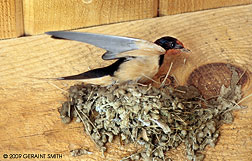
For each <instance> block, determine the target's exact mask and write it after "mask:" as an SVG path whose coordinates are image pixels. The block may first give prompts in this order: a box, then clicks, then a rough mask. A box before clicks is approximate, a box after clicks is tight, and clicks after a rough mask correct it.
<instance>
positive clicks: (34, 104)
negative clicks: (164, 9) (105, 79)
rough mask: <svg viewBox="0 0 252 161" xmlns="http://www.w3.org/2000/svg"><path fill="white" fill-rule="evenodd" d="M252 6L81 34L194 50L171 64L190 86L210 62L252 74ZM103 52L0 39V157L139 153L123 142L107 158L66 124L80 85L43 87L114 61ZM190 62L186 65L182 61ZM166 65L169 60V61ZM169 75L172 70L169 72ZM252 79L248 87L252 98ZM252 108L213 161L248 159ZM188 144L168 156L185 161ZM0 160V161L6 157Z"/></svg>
mask: <svg viewBox="0 0 252 161" xmlns="http://www.w3.org/2000/svg"><path fill="white" fill-rule="evenodd" d="M251 9H252V5H247V6H238V7H230V8H220V9H214V10H207V11H201V12H196V13H187V14H180V15H173V16H164V17H160V18H153V19H146V20H139V21H131V22H125V23H119V24H112V25H104V26H99V27H92V28H87V29H82V30H79V31H82V32H94V33H104V34H111V35H121V36H130V37H136V38H143V39H146V40H151V41H154V40H156V39H157V38H160V37H161V36H165V35H170V36H174V37H177V38H178V39H179V40H181V41H182V42H183V43H184V45H185V46H186V47H188V48H189V49H191V50H192V53H191V54H190V55H181V57H179V58H178V59H176V60H174V65H173V68H172V70H171V74H172V75H174V76H176V78H177V79H178V81H179V82H180V84H185V83H186V80H187V78H188V76H189V75H190V73H191V72H192V71H193V70H194V69H196V68H198V67H199V66H201V65H204V64H208V63H216V62H218V63H232V64H234V65H237V66H239V67H241V68H243V69H246V70H247V72H248V73H251V71H252V64H251V62H252V56H251V53H252V48H251V46H252V30H251V26H252V21H251V17H252V12H251ZM103 52H104V50H101V49H98V48H95V47H94V46H91V45H87V44H83V43H79V42H74V41H67V40H55V39H51V38H50V37H49V36H48V35H38V36H30V37H22V38H18V39H10V40H3V41H0V59H1V61H0V69H1V70H0V102H1V106H0V111H1V112H0V128H1V133H0V142H1V144H0V151H1V152H3V153H7V154H13V153H14V154H15V153H19V154H27V153H40V154H41V153H45V154H48V153H53V154H55V153H56V154H63V158H62V159H63V160H100V161H101V160H120V159H121V158H122V157H124V156H127V155H129V154H131V153H133V152H134V151H135V149H136V148H135V147H134V145H127V146H122V145H120V143H119V141H118V140H117V141H115V142H114V143H111V144H108V145H107V147H108V151H107V152H106V153H105V158H104V157H102V154H101V153H100V152H98V149H97V148H96V146H95V145H94V143H93V142H92V141H91V140H90V139H89V137H88V136H87V135H85V134H84V132H83V129H82V125H81V124H79V123H74V122H73V123H71V124H69V125H64V124H62V123H61V121H60V118H59V114H58V111H57V108H58V107H59V106H60V105H61V103H62V102H63V101H64V100H65V99H66V98H65V96H64V94H65V93H64V92H63V91H62V90H61V89H63V90H66V89H67V88H68V87H69V86H70V85H73V84H74V83H76V82H73V81H72V82H68V81H46V80H38V79H35V78H34V77H39V78H48V77H49V78H52V77H59V76H67V75H71V74H78V73H80V72H83V71H86V70H88V68H89V67H90V68H95V67H101V66H105V65H107V64H110V63H111V62H108V61H103V60H102V59H101V58H100V56H101V55H102V53H103ZM184 58H186V63H184ZM168 60H169V59H168ZM164 68H166V69H168V68H169V64H168V65H166V66H164ZM251 84H252V78H251V75H249V77H248V82H247V83H246V84H245V86H244V87H243V91H244V92H245V95H248V94H249V93H251V88H250V86H251ZM243 104H244V105H248V108H247V109H244V110H240V111H237V112H235V120H234V123H233V124H231V125H224V126H223V127H222V128H221V137H220V140H219V142H218V144H217V146H216V147H215V148H210V147H208V148H207V150H206V152H205V154H206V159H205V160H206V161H209V160H229V161H237V160H244V161H245V160H251V158H252V149H251V147H252V142H251V140H252V126H251V124H252V108H251V107H252V98H249V99H247V100H245V101H244V102H243ZM76 147H83V148H87V149H89V150H90V151H91V152H93V154H92V155H85V156H81V157H78V158H73V157H71V156H70V155H69V150H71V149H73V148H76ZM183 148H184V147H183V146H181V147H180V148H179V149H178V150H172V151H171V152H169V153H168V154H167V155H168V156H169V157H171V158H173V159H174V160H186V159H185V157H184V150H183ZM0 159H1V160H3V158H2V155H0Z"/></svg>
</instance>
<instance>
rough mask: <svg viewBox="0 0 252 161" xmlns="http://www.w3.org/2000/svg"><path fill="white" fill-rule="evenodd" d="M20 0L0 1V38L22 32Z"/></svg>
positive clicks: (17, 34)
mask: <svg viewBox="0 0 252 161" xmlns="http://www.w3.org/2000/svg"><path fill="white" fill-rule="evenodd" d="M22 8H23V5H22V0H5V1H0V39H5V38H13V37H18V36H21V35H23V34H24V26H23V10H22Z"/></svg>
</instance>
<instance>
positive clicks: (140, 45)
mask: <svg viewBox="0 0 252 161" xmlns="http://www.w3.org/2000/svg"><path fill="white" fill-rule="evenodd" d="M46 34H48V35H52V37H53V38H63V39H68V40H75V41H80V42H84V43H88V44H92V45H94V46H97V47H99V48H103V49H105V50H107V52H106V53H105V54H103V56H102V58H103V59H104V60H111V59H118V58H123V57H132V56H134V57H136V53H139V54H140V55H137V56H146V54H145V52H136V53H135V52H131V51H133V50H144V51H146V53H148V54H154V55H162V54H164V53H165V50H164V49H163V48H162V47H160V46H158V45H156V44H155V43H152V42H149V41H146V40H142V39H135V38H129V37H121V36H112V35H102V34H93V33H85V32H69V31H51V32H46ZM122 53H123V54H122ZM141 53H144V54H142V55H141Z"/></svg>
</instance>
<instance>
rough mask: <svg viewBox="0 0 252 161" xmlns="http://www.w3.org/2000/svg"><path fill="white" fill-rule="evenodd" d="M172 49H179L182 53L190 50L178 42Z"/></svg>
mask: <svg viewBox="0 0 252 161" xmlns="http://www.w3.org/2000/svg"><path fill="white" fill-rule="evenodd" d="M174 49H177V50H179V51H181V52H183V53H189V52H191V51H190V50H189V49H186V48H184V46H183V45H180V44H177V45H176V46H175V47H174Z"/></svg>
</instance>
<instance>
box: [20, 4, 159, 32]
mask: <svg viewBox="0 0 252 161" xmlns="http://www.w3.org/2000/svg"><path fill="white" fill-rule="evenodd" d="M157 9H158V0H106V1H99V0H60V1H52V0H24V23H25V33H26V34H30V35H33V34H38V33H43V32H45V31H49V30H67V29H76V28H82V27H87V26H94V25H101V24H109V23H115V22H122V21H129V20H137V19H145V18H152V17H155V16H157Z"/></svg>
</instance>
